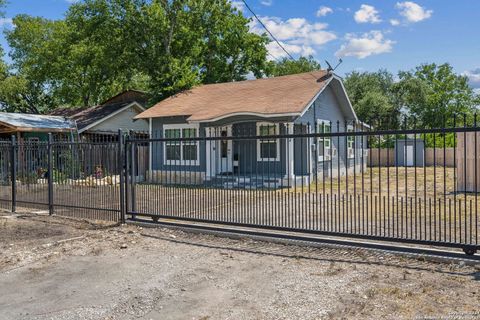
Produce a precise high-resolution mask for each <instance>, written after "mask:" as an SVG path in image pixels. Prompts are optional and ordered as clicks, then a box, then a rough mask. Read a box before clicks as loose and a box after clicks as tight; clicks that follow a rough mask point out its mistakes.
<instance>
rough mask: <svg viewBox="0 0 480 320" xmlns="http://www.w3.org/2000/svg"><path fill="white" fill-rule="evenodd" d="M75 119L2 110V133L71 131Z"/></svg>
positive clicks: (0, 126)
mask: <svg viewBox="0 0 480 320" xmlns="http://www.w3.org/2000/svg"><path fill="white" fill-rule="evenodd" d="M75 130H76V125H75V121H72V120H69V119H67V118H64V117H59V116H46V115H38V114H26V113H9V112H0V133H13V132H71V131H75Z"/></svg>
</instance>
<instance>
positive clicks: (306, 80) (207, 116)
mask: <svg viewBox="0 0 480 320" xmlns="http://www.w3.org/2000/svg"><path fill="white" fill-rule="evenodd" d="M329 79H330V77H328V76H327V72H326V71H324V70H321V71H315V72H308V73H300V74H294V75H288V76H281V77H274V78H265V79H258V80H247V81H238V82H228V83H219V84H209V85H202V86H199V87H195V88H193V89H191V90H186V91H184V92H181V93H179V94H177V95H175V96H172V97H169V98H167V99H165V100H163V101H161V102H159V103H157V104H156V105H154V106H153V107H151V108H150V109H148V110H146V111H144V112H142V113H141V114H139V115H138V116H136V117H135V118H136V119H145V118H158V117H169V116H188V117H189V118H188V120H189V121H206V120H212V119H215V118H218V117H222V116H227V115H230V114H236V113H257V114H262V115H273V114H300V113H301V112H302V111H303V110H304V109H305V108H306V107H307V106H308V104H309V103H310V102H311V101H312V99H313V98H314V97H315V95H316V94H317V93H318V92H319V91H320V90H321V89H323V88H324V87H325V86H326V85H327V84H328V82H329Z"/></svg>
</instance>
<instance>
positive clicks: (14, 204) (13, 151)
mask: <svg viewBox="0 0 480 320" xmlns="http://www.w3.org/2000/svg"><path fill="white" fill-rule="evenodd" d="M10 159H11V164H10V170H11V179H12V181H11V184H12V212H15V211H16V210H17V156H16V140H15V136H14V135H12V140H11V149H10Z"/></svg>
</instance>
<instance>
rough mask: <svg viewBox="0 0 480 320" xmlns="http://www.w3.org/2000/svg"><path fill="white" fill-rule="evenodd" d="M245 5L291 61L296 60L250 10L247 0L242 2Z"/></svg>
mask: <svg viewBox="0 0 480 320" xmlns="http://www.w3.org/2000/svg"><path fill="white" fill-rule="evenodd" d="M242 2H243V4H245V7H246V8H247V9H248V11H250V13H251V14H253V16H254V17H255V19H257V21H258V22H259V23H260V24H261V25H262V27H263V28H264V29H265V30H266V31H267V32H268V34H269V35H270V36H271V37H272V39H273V40H274V41H275V42H276V43H277V44H278V46H279V47H280V48H282V50H283V51H284V52H285V53H286V54H287V56H289V57H290V59H292V60H295V58H294V57H293V56H292V55H291V54H290V52H288V51H287V49H285V47H284V46H282V44H281V43H280V41H278V40H277V38H275V36H274V35H273V34H272V33H271V32H270V30H268V28H267V26H266V25H265V24H264V23H263V22H262V20H260V18H259V17H258V16H257V14H256V13H255V12H254V11H253V10H252V9H251V8H250V6H249V5H248V4H247V1H246V0H242Z"/></svg>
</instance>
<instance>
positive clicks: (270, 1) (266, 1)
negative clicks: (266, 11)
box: [260, 0, 273, 7]
mask: <svg viewBox="0 0 480 320" xmlns="http://www.w3.org/2000/svg"><path fill="white" fill-rule="evenodd" d="M260 3H261V4H262V5H264V6H266V7H270V6H271V5H272V4H273V0H263V1H261V2H260Z"/></svg>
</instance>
